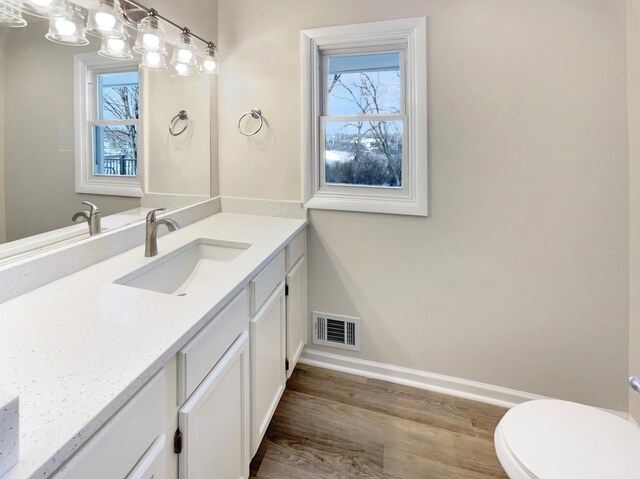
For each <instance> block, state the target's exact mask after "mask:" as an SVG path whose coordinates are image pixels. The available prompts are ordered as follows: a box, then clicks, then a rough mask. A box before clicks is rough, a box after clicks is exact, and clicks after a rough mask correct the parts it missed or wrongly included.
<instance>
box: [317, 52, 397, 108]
mask: <svg viewBox="0 0 640 479" xmlns="http://www.w3.org/2000/svg"><path fill="white" fill-rule="evenodd" d="M327 60H328V72H327V77H326V81H327V83H326V88H327V105H326V106H325V115H360V114H370V115H377V114H381V115H393V114H399V113H401V112H402V108H401V97H402V92H401V81H400V52H388V53H372V54H363V55H350V56H344V55H342V56H329V57H328V59H327Z"/></svg>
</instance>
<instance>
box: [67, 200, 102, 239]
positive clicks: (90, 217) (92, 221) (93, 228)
mask: <svg viewBox="0 0 640 479" xmlns="http://www.w3.org/2000/svg"><path fill="white" fill-rule="evenodd" d="M82 204H83V205H87V206H88V207H89V208H90V209H89V211H78V212H77V213H76V214H75V215H73V217H72V218H71V221H74V222H75V221H76V220H77V219H78V218H81V219H82V220H83V221H86V222H87V223H89V234H90V235H97V234H98V233H100V232H101V231H102V226H100V209H98V207H97V206H96V205H94V204H93V203H89V202H88V201H83V202H82Z"/></svg>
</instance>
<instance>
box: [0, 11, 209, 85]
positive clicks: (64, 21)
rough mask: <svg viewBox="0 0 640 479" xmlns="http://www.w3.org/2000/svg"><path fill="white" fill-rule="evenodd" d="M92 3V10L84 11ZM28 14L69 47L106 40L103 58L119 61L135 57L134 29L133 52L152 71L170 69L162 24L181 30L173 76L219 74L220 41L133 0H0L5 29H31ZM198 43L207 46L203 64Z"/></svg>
mask: <svg viewBox="0 0 640 479" xmlns="http://www.w3.org/2000/svg"><path fill="white" fill-rule="evenodd" d="M87 1H89V8H85V6H86V5H85V4H86V3H87ZM132 8H135V9H138V10H141V11H143V12H145V13H146V16H145V17H144V18H143V19H142V20H140V21H139V22H137V23H136V22H134V21H133V20H131V18H130V17H128V16H127V12H128V11H129V10H130V9H132ZM23 14H28V15H34V16H38V17H44V18H48V19H49V32H48V33H47V34H46V35H45V37H46V38H47V39H48V40H51V41H53V42H56V43H62V44H65V45H87V44H88V43H89V41H88V39H87V37H86V35H85V34H86V33H88V34H90V35H93V36H95V37H98V38H101V39H102V45H101V48H100V51H99V52H98V53H100V55H103V56H105V57H108V58H115V59H120V60H130V59H131V58H133V55H132V54H131V45H130V36H129V33H128V32H127V29H130V30H133V31H135V32H136V42H135V45H134V47H133V51H134V52H136V53H138V54H140V55H141V56H142V59H141V61H140V67H141V68H145V69H149V70H166V68H167V66H166V57H167V48H166V44H165V39H164V33H165V31H164V29H163V28H162V26H161V25H160V20H162V21H164V22H166V23H168V24H169V25H171V26H173V27H175V28H177V29H179V30H181V33H180V35H179V37H178V43H177V45H176V46H175V47H174V51H173V56H172V60H171V65H173V68H174V70H175V73H174V76H176V77H189V76H192V75H194V74H196V73H197V72H200V73H203V74H210V75H215V74H217V73H218V53H217V47H216V45H215V43H213V42H211V41H208V40H205V39H204V38H202V37H200V36H198V35H196V34H195V33H192V32H191V31H190V30H189V29H188V28H187V27H182V26H180V25H178V24H177V23H175V22H173V21H171V20H170V19H168V18H166V17H163V16H162V15H160V14H159V13H158V12H157V11H156V10H155V9H153V8H147V7H145V6H144V5H142V4H140V3H138V2H137V1H134V0H75V1H74V2H71V1H69V0H0V26H7V27H24V26H26V25H27V21H26V20H25V19H24V17H23ZM194 39H198V40H200V41H201V42H203V43H204V44H205V45H206V46H205V49H204V52H203V56H202V60H201V61H200V60H199V58H198V50H197V47H196V45H195V43H194Z"/></svg>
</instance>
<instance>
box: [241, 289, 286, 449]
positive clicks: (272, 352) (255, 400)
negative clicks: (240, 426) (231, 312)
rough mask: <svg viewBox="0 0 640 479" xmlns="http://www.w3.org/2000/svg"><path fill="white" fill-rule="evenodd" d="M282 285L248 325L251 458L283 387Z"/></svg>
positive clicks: (283, 305) (284, 331) (283, 333)
mask: <svg viewBox="0 0 640 479" xmlns="http://www.w3.org/2000/svg"><path fill="white" fill-rule="evenodd" d="M285 322H286V305H285V296H284V282H282V283H280V285H279V286H278V287H277V288H276V290H275V291H274V292H273V294H272V295H271V296H270V297H269V298H268V299H267V301H266V302H265V303H264V305H263V306H262V308H260V310H259V311H258V313H257V314H256V315H255V316H254V317H253V318H252V319H251V322H250V323H249V327H250V332H251V385H252V388H251V455H252V456H253V455H255V453H256V451H257V450H258V446H259V445H260V441H262V438H263V436H264V433H265V432H266V430H267V427H268V426H269V421H271V417H272V416H273V413H274V412H275V410H276V407H277V406H278V401H280V397H281V396H282V393H283V392H284V388H285V383H286V373H285V359H286V344H285V342H286V337H285V335H286V323H285Z"/></svg>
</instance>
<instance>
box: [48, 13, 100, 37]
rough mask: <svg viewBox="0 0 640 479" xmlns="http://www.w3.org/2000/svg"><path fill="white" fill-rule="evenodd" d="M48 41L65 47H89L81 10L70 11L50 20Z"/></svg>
mask: <svg viewBox="0 0 640 479" xmlns="http://www.w3.org/2000/svg"><path fill="white" fill-rule="evenodd" d="M45 37H46V38H47V40H51V41H52V42H56V43H63V44H64V45H77V46H81V45H88V44H89V40H87V37H86V36H85V34H84V17H83V16H82V12H81V11H80V10H76V9H75V8H70V9H68V10H67V11H66V12H65V14H64V16H62V17H52V18H50V19H49V32H48V33H47V34H46V35H45Z"/></svg>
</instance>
